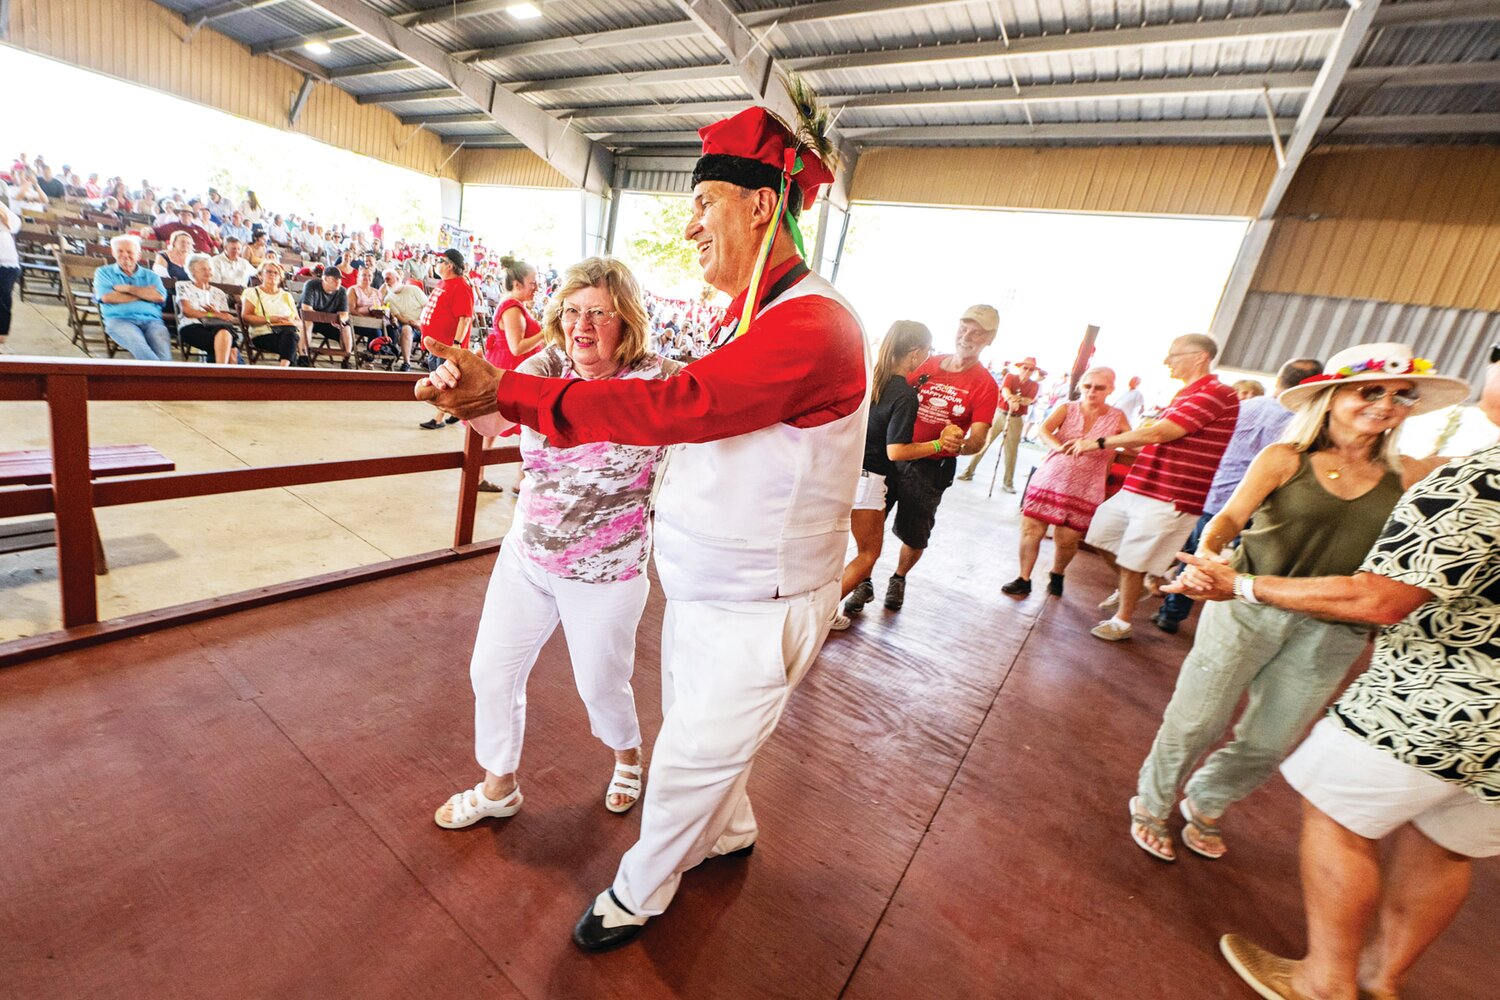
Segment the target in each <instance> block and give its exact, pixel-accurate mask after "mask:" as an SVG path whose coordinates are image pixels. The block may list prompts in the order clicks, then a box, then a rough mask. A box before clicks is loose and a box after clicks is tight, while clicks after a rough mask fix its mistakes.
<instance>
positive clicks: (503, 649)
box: [469, 541, 651, 774]
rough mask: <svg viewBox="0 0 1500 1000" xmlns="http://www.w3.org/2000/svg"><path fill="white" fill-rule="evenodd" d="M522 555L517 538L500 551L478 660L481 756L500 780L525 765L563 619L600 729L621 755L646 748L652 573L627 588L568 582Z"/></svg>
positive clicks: (477, 749)
mask: <svg viewBox="0 0 1500 1000" xmlns="http://www.w3.org/2000/svg"><path fill="white" fill-rule="evenodd" d="M516 549H517V546H515V545H512V544H511V543H510V542H509V541H507V542H506V543H505V544H503V545H502V546H501V547H500V558H499V559H498V560H497V561H496V562H495V572H494V574H493V575H492V576H491V577H490V586H489V590H487V591H486V592H485V595H484V614H483V615H481V616H480V619H479V635H478V636H476V637H475V639H474V656H473V659H472V660H471V661H470V663H469V679H470V680H471V681H472V682H473V684H474V756H475V758H477V759H478V761H479V763H480V765H481V766H482V767H484V768H485V769H486V770H488V771H490V772H491V773H492V774H510V773H511V772H513V771H515V770H516V768H517V767H518V766H519V765H520V762H521V742H522V739H523V738H524V736H525V732H526V679H527V678H528V677H529V676H531V668H532V666H533V665H535V663H536V658H537V656H538V655H539V654H540V653H541V651H542V646H543V645H545V644H546V642H547V640H548V639H549V638H550V637H551V636H552V632H553V630H555V629H556V628H557V623H558V620H559V619H561V620H562V627H563V634H564V635H565V636H567V638H568V653H569V655H570V656H571V657H572V660H573V679H574V681H575V682H576V683H577V685H578V694H579V695H580V696H581V697H582V698H583V704H584V706H585V707H586V708H587V709H588V712H589V729H590V731H592V732H593V734H594V735H595V736H597V737H598V738H599V739H600V740H602V741H603V742H604V744H605V746H607V747H609V748H610V749H612V750H629V749H630V748H631V747H637V746H640V744H641V727H640V724H639V722H638V721H637V720H636V715H635V693H634V692H633V691H631V689H630V675H631V674H632V673H634V672H635V630H636V626H637V625H638V624H640V620H641V612H643V611H644V610H645V609H646V594H647V593H648V591H649V590H650V587H651V584H650V581H649V580H648V579H647V578H646V574H645V573H641V574H640V575H639V576H637V577H636V578H635V579H633V580H625V581H623V582H620V583H582V582H580V581H578V580H564V579H561V578H559V577H555V576H552V575H550V574H548V573H546V572H545V571H543V570H542V569H540V568H539V567H537V566H536V565H535V564H533V563H532V562H530V561H529V560H527V559H526V558H525V557H524V556H522V555H520V553H519V552H517V551H516Z"/></svg>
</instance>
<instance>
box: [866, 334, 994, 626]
mask: <svg viewBox="0 0 1500 1000" xmlns="http://www.w3.org/2000/svg"><path fill="white" fill-rule="evenodd" d="M999 328H1000V314H999V313H998V312H996V311H995V307H994V306H987V305H976V306H970V307H969V308H968V309H967V310H965V311H964V314H963V316H961V317H959V320H958V332H957V334H955V335H954V351H953V353H952V354H934V355H933V356H932V357H930V358H928V359H927V360H926V361H924V362H922V366H921V367H920V368H918V369H917V370H916V371H914V372H912V373H911V375H909V376H907V381H908V382H910V383H911V384H912V386H913V387H914V388H915V389H916V390H917V423H916V426H915V427H914V428H913V429H912V440H913V441H927V440H932V439H937V438H941V439H942V444H943V447H941V448H934V449H933V453H932V454H931V455H928V456H927V457H926V458H924V459H920V460H918V461H915V462H907V463H906V464H905V466H904V467H903V468H902V470H901V473H900V475H899V476H897V477H896V478H897V482H896V483H895V484H894V485H895V488H894V489H888V491H887V495H886V507H887V509H890V508H892V507H894V508H895V511H896V523H895V526H894V528H893V529H892V530H893V531H894V532H895V535H896V537H897V538H899V539H900V540H901V555H900V556H899V557H898V558H897V560H896V572H895V573H893V574H892V575H891V578H890V581H889V582H887V584H886V588H885V606H886V607H887V608H889V609H890V610H891V611H900V610H901V606H902V605H903V604H904V603H905V602H906V574H908V573H910V572H911V569H912V567H913V566H915V565H916V564H917V560H919V559H921V558H922V553H923V552H924V551H926V549H927V540H928V538H929V537H930V536H931V535H932V526H933V524H934V523H936V521H937V509H938V504H940V503H942V502H943V491H944V490H946V489H947V488H948V487H949V486H952V485H953V476H954V472H955V471H956V470H957V469H958V459H957V457H956V456H958V455H975V454H978V453H979V451H980V450H981V449H983V448H984V445H985V442H986V441H987V440H988V439H989V432H990V426H991V425H992V424H994V422H995V407H996V405H997V404H998V402H999V399H1000V388H999V386H997V385H996V384H995V377H994V376H993V375H991V374H990V373H989V369H987V368H985V367H984V365H982V364H980V363H979V354H980V352H981V351H983V350H984V349H985V348H986V347H988V346H990V344H992V343H993V342H994V340H995V331H996V330H998V329H999ZM890 485H891V484H890V483H887V486H888V487H889V486H890ZM849 596H850V597H852V598H859V599H860V601H861V603H865V602H869V601H873V600H874V599H875V594H874V589H873V587H872V586H871V584H870V582H869V581H868V580H867V581H865V582H863V583H861V584H860V585H859V588H856V589H855V590H854V591H853V592H852V593H851V594H850V595H849Z"/></svg>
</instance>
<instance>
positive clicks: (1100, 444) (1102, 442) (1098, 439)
mask: <svg viewBox="0 0 1500 1000" xmlns="http://www.w3.org/2000/svg"><path fill="white" fill-rule="evenodd" d="M1094 440H1096V441H1098V442H1099V450H1100V451H1103V450H1104V439H1103V438H1095V439H1094Z"/></svg>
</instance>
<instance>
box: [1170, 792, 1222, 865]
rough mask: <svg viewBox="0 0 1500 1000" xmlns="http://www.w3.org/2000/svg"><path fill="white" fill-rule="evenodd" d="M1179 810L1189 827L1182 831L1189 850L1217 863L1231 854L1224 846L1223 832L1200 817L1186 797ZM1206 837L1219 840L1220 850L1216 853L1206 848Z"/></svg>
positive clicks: (1183, 839) (1183, 840)
mask: <svg viewBox="0 0 1500 1000" xmlns="http://www.w3.org/2000/svg"><path fill="white" fill-rule="evenodd" d="M1178 809H1179V811H1180V812H1181V813H1182V818H1183V819H1185V820H1187V826H1186V827H1184V828H1183V830H1182V842H1183V843H1184V844H1186V845H1187V848H1188V850H1190V851H1192V852H1193V853H1194V854H1196V855H1198V856H1199V857H1204V858H1207V859H1208V860H1210V861H1217V860H1219V859H1220V858H1222V857H1223V856H1224V855H1226V854H1228V853H1229V848H1228V847H1225V846H1224V833H1223V831H1221V830H1220V829H1219V827H1218V826H1217V825H1216V824H1214V823H1210V822H1208V821H1206V820H1205V819H1203V817H1201V816H1199V815H1198V810H1196V809H1194V808H1193V804H1192V803H1191V802H1189V801H1188V800H1187V798H1186V797H1184V798H1183V800H1182V802H1181V804H1180V805H1179V806H1178ZM1204 837H1217V838H1219V850H1218V851H1217V852H1215V851H1213V850H1212V849H1210V848H1208V847H1205V846H1204V844H1203V838H1204Z"/></svg>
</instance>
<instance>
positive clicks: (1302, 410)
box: [1130, 344, 1469, 861]
mask: <svg viewBox="0 0 1500 1000" xmlns="http://www.w3.org/2000/svg"><path fill="white" fill-rule="evenodd" d="M1468 394H1469V387H1468V384H1467V383H1465V382H1464V381H1463V380H1462V379H1456V378H1449V377H1447V376H1443V375H1438V374H1437V373H1436V372H1435V371H1433V367H1432V363H1431V362H1429V361H1427V360H1425V359H1422V358H1416V357H1413V356H1412V351H1411V348H1410V347H1408V346H1406V345H1405V344H1366V345H1362V346H1359V347H1353V348H1350V349H1348V350H1346V351H1341V352H1340V353H1338V354H1336V355H1334V356H1333V358H1332V359H1331V360H1330V361H1329V362H1328V365H1327V367H1326V368H1325V369H1324V374H1322V375H1315V376H1313V377H1312V378H1310V379H1307V380H1305V381H1304V382H1302V383H1301V384H1300V385H1297V386H1294V387H1292V388H1290V389H1288V390H1286V391H1285V392H1284V393H1282V395H1281V401H1282V403H1284V404H1285V405H1286V406H1287V408H1288V409H1291V410H1292V411H1294V413H1295V414H1296V415H1295V416H1294V417H1293V418H1292V422H1291V424H1290V425H1289V426H1288V428H1287V431H1286V435H1285V437H1284V438H1283V439H1282V441H1281V442H1279V443H1277V444H1273V445H1271V446H1270V447H1268V448H1266V449H1265V450H1264V451H1262V452H1261V453H1260V454H1259V455H1258V456H1256V458H1255V461H1254V462H1252V463H1251V465H1250V469H1249V471H1248V472H1246V474H1245V478H1244V480H1243V481H1242V482H1241V483H1240V486H1239V488H1238V489H1236V490H1235V492H1234V496H1233V497H1231V498H1230V500H1229V504H1228V505H1227V506H1226V507H1225V508H1224V509H1223V510H1222V511H1220V513H1219V514H1218V516H1217V517H1215V518H1214V519H1213V520H1212V521H1210V522H1209V524H1208V526H1207V528H1205V529H1204V531H1203V536H1202V541H1201V542H1200V544H1199V547H1198V552H1197V555H1198V556H1199V557H1200V558H1201V557H1204V556H1208V557H1211V558H1214V559H1217V560H1219V561H1221V562H1227V561H1230V559H1232V560H1233V563H1234V565H1235V568H1236V569H1237V570H1239V571H1240V572H1241V573H1245V574H1251V576H1250V577H1249V579H1250V580H1252V583H1251V585H1250V586H1251V587H1252V588H1253V575H1254V574H1270V575H1274V576H1300V577H1317V576H1330V575H1337V576H1346V575H1348V574H1350V573H1353V572H1354V571H1355V570H1356V569H1358V568H1359V565H1360V563H1361V562H1363V561H1364V558H1365V555H1366V554H1367V553H1368V552H1369V550H1370V548H1371V546H1373V545H1374V544H1375V540H1376V539H1377V538H1378V537H1379V535H1380V530H1381V528H1382V527H1383V526H1384V525H1385V522H1386V518H1387V517H1388V516H1389V515H1390V513H1391V510H1392V508H1393V507H1395V505H1396V501H1397V500H1399V499H1400V497H1401V494H1402V492H1403V491H1404V490H1405V488H1406V487H1408V486H1410V485H1411V484H1412V483H1415V482H1416V481H1417V480H1419V479H1421V478H1422V477H1423V476H1425V475H1426V474H1427V473H1428V472H1430V471H1432V469H1434V468H1436V467H1437V466H1438V465H1439V464H1441V463H1442V461H1443V460H1442V459H1425V460H1421V461H1418V460H1415V459H1410V458H1406V457H1404V456H1402V455H1401V454H1400V453H1399V452H1398V451H1397V449H1396V441H1397V437H1398V435H1399V434H1400V430H1401V425H1402V424H1403V423H1404V422H1405V421H1406V418H1407V417H1410V416H1413V415H1415V414H1419V413H1427V412H1429V411H1431V410H1436V409H1440V408H1441V407H1444V406H1450V405H1452V404H1454V403H1458V402H1462V401H1463V400H1464V399H1465V398H1466V397H1467V396H1468ZM1252 520H1253V526H1249V525H1251V524H1252ZM1247 526H1249V527H1247ZM1236 536H1238V537H1239V538H1240V547H1239V548H1238V549H1237V550H1235V552H1234V554H1233V555H1232V556H1229V557H1226V556H1223V555H1221V554H1220V553H1222V552H1224V551H1225V548H1226V546H1227V545H1228V544H1229V542H1230V541H1232V540H1233V539H1234V538H1235V537H1236ZM1174 586H1177V587H1180V585H1174ZM1168 589H1169V590H1171V589H1173V588H1171V587H1169V588H1168ZM1369 636H1370V630H1369V627H1368V626H1364V625H1354V624H1348V623H1344V622H1338V621H1327V620H1322V619H1317V618H1312V617H1309V616H1307V615H1304V614H1300V613H1297V612H1293V611H1285V610H1282V609H1280V608H1273V607H1271V606H1269V605H1265V604H1260V603H1257V602H1256V601H1255V598H1254V593H1253V589H1252V590H1251V591H1250V592H1247V593H1246V594H1244V595H1243V600H1240V601H1232V602H1225V603H1217V604H1210V605H1208V606H1207V607H1205V608H1204V614H1203V618H1202V620H1201V623H1200V624H1199V626H1198V632H1197V635H1196V636H1195V637H1194V641H1193V648H1192V651H1191V652H1190V653H1189V654H1188V657H1187V659H1186V660H1184V661H1183V664H1182V670H1181V673H1180V674H1179V675H1178V678H1177V689H1176V691H1175V692H1173V694H1172V700H1171V702H1170V703H1169V704H1168V705H1167V709H1166V713H1165V715H1164V716H1163V718H1162V724H1161V728H1160V729H1159V730H1158V731H1157V734H1156V740H1155V742H1153V743H1152V746H1151V751H1150V753H1149V754H1148V755H1147V757H1146V760H1145V763H1144V764H1142V765H1141V772H1140V778H1139V780H1138V783H1137V789H1136V796H1135V797H1134V798H1132V799H1131V800H1130V817H1131V825H1130V835H1131V837H1132V838H1133V839H1134V840H1135V842H1136V844H1137V845H1139V846H1140V848H1141V849H1142V850H1144V851H1146V852H1147V853H1149V854H1151V855H1153V856H1155V857H1157V858H1160V859H1161V860H1163V861H1174V860H1176V853H1175V850H1174V848H1173V844H1172V836H1171V834H1170V833H1169V832H1168V831H1167V825H1166V817H1167V815H1168V813H1169V811H1170V810H1171V808H1172V806H1173V804H1174V803H1175V802H1176V801H1177V796H1178V791H1179V789H1181V788H1183V785H1182V782H1183V779H1184V778H1185V777H1187V775H1188V772H1189V770H1190V769H1192V768H1193V766H1194V765H1195V764H1197V763H1198V759H1199V757H1200V756H1202V754H1203V753H1204V752H1205V751H1207V750H1208V748H1209V747H1211V746H1213V745H1214V744H1215V743H1217V742H1218V741H1219V740H1220V739H1221V738H1222V737H1223V735H1224V732H1225V730H1226V728H1227V727H1228V725H1229V722H1230V719H1231V718H1232V717H1233V715H1234V709H1235V706H1236V705H1237V704H1238V703H1239V701H1240V697H1241V696H1242V695H1244V694H1245V693H1246V692H1247V691H1248V693H1249V696H1250V697H1249V702H1248V704H1247V706H1246V709H1245V712H1244V714H1243V715H1242V716H1241V717H1240V719H1239V722H1238V724H1237V725H1236V726H1235V729H1234V737H1233V739H1231V740H1230V742H1229V743H1227V744H1226V745H1225V746H1223V747H1221V748H1220V749H1218V750H1216V751H1215V752H1214V753H1213V754H1211V755H1210V756H1209V757H1208V759H1207V760H1205V761H1204V762H1203V764H1202V765H1201V766H1200V767H1198V768H1197V770H1196V771H1194V772H1193V774H1192V777H1191V778H1189V779H1188V781H1187V785H1186V788H1185V790H1184V793H1183V797H1182V800H1181V812H1182V815H1183V818H1184V819H1185V820H1186V821H1187V826H1186V827H1185V828H1184V830H1183V841H1184V843H1186V844H1187V846H1188V848H1189V849H1190V850H1192V851H1193V852H1195V853H1197V854H1200V855H1202V856H1203V857H1206V858H1220V857H1223V856H1224V854H1225V851H1226V848H1225V846H1224V838H1223V835H1222V833H1221V832H1220V830H1219V825H1218V824H1219V819H1220V817H1222V816H1223V814H1224V811H1225V810H1226V809H1227V808H1228V807H1229V806H1231V805H1233V804H1234V803H1235V802H1238V801H1239V800H1240V799H1242V798H1244V797H1245V796H1246V795H1249V794H1250V793H1251V792H1252V791H1254V790H1255V789H1256V788H1257V787H1259V785H1260V784H1261V782H1263V781H1264V780H1265V779H1266V777H1267V776H1268V775H1269V774H1270V773H1271V771H1272V770H1273V769H1274V768H1275V767H1276V765H1277V764H1279V763H1280V762H1281V760H1282V758H1284V757H1285V756H1286V754H1287V753H1288V751H1290V750H1291V748H1292V745H1293V744H1294V743H1295V742H1296V741H1297V739H1298V737H1300V736H1301V735H1302V733H1303V732H1304V731H1305V730H1306V729H1307V726H1308V724H1309V723H1310V722H1312V720H1313V717H1314V716H1316V715H1317V714H1318V712H1319V711H1320V710H1322V708H1323V707H1324V706H1325V705H1326V704H1327V703H1328V700H1329V698H1331V697H1332V696H1333V693H1334V691H1335V690H1337V688H1338V686H1339V683H1340V682H1341V681H1342V680H1343V679H1344V675H1345V674H1347V673H1348V671H1349V668H1350V667H1351V666H1352V665H1353V663H1354V661H1355V660H1356V659H1357V658H1358V657H1359V654H1360V653H1361V652H1362V651H1363V650H1364V647H1365V643H1366V641H1367V640H1368V639H1369Z"/></svg>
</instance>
